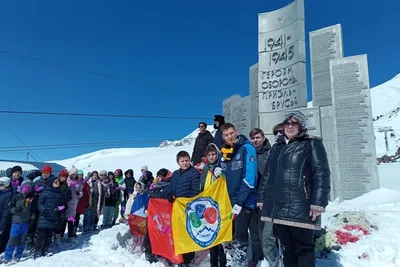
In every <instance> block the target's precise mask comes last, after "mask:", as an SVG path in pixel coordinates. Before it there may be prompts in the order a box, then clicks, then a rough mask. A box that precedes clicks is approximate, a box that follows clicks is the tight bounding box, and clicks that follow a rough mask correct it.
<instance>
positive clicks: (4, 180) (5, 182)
mask: <svg viewBox="0 0 400 267" xmlns="http://www.w3.org/2000/svg"><path fill="white" fill-rule="evenodd" d="M10 183H11V180H10V178H8V177H1V178H0V186H5V187H9V186H10Z"/></svg>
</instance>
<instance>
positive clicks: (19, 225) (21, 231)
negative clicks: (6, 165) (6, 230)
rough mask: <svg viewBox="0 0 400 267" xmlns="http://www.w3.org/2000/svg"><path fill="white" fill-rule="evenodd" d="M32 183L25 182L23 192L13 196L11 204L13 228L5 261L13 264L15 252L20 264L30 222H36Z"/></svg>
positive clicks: (22, 186) (16, 259)
mask: <svg viewBox="0 0 400 267" xmlns="http://www.w3.org/2000/svg"><path fill="white" fill-rule="evenodd" d="M33 200H34V198H33V192H32V181H31V180H28V179H26V180H24V181H23V182H22V184H21V192H20V193H17V194H15V195H14V196H13V198H12V199H11V202H10V208H11V213H12V214H13V216H12V226H11V233H10V239H9V241H8V244H7V248H6V252H5V255H4V260H5V262H6V263H9V262H11V258H12V256H13V253H14V251H15V250H16V252H15V261H16V262H18V261H19V260H20V259H21V257H22V253H23V252H24V249H25V240H26V236H27V235H28V227H29V222H30V221H34V220H35V216H36V211H35V209H36V204H37V203H34V202H33Z"/></svg>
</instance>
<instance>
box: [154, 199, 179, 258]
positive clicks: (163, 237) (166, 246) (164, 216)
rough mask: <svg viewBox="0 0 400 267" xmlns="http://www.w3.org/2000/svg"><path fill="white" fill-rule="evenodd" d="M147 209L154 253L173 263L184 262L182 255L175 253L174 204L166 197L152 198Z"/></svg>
mask: <svg viewBox="0 0 400 267" xmlns="http://www.w3.org/2000/svg"><path fill="white" fill-rule="evenodd" d="M147 210H148V212H149V214H148V217H147V220H148V222H147V223H148V231H149V237H150V242H151V250H152V253H153V254H156V255H160V256H162V257H164V258H166V259H168V260H170V261H171V262H172V263H177V264H179V263H183V257H182V255H176V254H175V248H174V241H173V238H172V226H171V218H172V204H171V203H169V201H168V200H166V199H158V198H151V199H150V201H149V206H148V209H147Z"/></svg>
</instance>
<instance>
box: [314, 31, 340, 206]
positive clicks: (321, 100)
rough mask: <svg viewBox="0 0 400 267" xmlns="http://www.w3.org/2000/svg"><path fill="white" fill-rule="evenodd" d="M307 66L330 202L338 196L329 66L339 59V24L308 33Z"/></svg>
mask: <svg viewBox="0 0 400 267" xmlns="http://www.w3.org/2000/svg"><path fill="white" fill-rule="evenodd" d="M309 40H310V65H311V81H312V104H313V107H319V109H320V117H321V125H320V127H321V135H320V136H321V137H322V138H323V142H324V146H325V149H326V152H327V154H328V161H329V167H330V170H331V181H332V184H331V194H330V197H331V200H334V199H335V198H337V197H338V196H339V179H338V177H337V174H336V169H337V165H336V158H335V154H336V153H335V151H336V143H335V136H336V134H335V132H334V129H333V127H334V126H333V117H332V116H333V114H332V113H333V110H332V89H331V76H330V69H329V62H330V60H331V59H337V58H342V57H343V41H342V40H343V37H342V27H341V25H340V24H336V25H333V26H329V27H326V28H323V29H319V30H316V31H312V32H310V38H309Z"/></svg>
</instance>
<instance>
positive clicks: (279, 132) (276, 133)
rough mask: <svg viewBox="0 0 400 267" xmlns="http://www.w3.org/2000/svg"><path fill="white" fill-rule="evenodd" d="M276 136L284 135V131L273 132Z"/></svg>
mask: <svg viewBox="0 0 400 267" xmlns="http://www.w3.org/2000/svg"><path fill="white" fill-rule="evenodd" d="M273 134H274V135H278V134H281V135H282V134H283V130H280V131H275V132H273Z"/></svg>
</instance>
